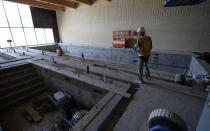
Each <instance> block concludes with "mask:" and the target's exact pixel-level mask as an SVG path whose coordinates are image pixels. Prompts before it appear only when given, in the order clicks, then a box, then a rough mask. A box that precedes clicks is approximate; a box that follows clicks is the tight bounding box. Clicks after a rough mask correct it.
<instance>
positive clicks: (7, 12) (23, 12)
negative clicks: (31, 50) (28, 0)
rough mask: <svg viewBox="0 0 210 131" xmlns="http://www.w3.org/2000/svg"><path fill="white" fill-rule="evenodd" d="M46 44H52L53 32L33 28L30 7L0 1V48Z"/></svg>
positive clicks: (47, 29)
mask: <svg viewBox="0 0 210 131" xmlns="http://www.w3.org/2000/svg"><path fill="white" fill-rule="evenodd" d="M7 40H12V42H11V43H8V42H7ZM47 43H54V35H53V30H52V29H51V28H46V29H45V28H34V25H33V20H32V16H31V10H30V6H28V5H24V4H17V3H14V2H8V1H2V0H0V47H1V48H6V47H14V46H32V45H40V44H42V45H43V44H47Z"/></svg>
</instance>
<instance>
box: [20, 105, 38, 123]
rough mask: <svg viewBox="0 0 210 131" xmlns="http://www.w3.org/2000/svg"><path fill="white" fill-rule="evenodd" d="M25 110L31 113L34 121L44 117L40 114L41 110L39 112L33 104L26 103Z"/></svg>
mask: <svg viewBox="0 0 210 131" xmlns="http://www.w3.org/2000/svg"><path fill="white" fill-rule="evenodd" d="M24 109H25V111H26V112H27V113H28V114H29V115H30V117H31V118H32V119H33V121H35V122H38V121H40V120H42V117H41V116H40V115H39V112H37V111H36V110H35V109H34V108H33V107H32V105H26V106H25V107H24Z"/></svg>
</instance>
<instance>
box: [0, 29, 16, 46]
mask: <svg viewBox="0 0 210 131" xmlns="http://www.w3.org/2000/svg"><path fill="white" fill-rule="evenodd" d="M7 40H12V36H11V32H10V30H9V28H0V46H1V48H5V47H10V46H12V47H14V43H13V42H12V43H11V45H10V44H9V43H8V42H7Z"/></svg>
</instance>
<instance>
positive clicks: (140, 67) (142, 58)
mask: <svg viewBox="0 0 210 131" xmlns="http://www.w3.org/2000/svg"><path fill="white" fill-rule="evenodd" d="M148 60H149V55H148V56H139V61H138V71H139V79H140V80H143V79H142V76H143V69H144V65H145V67H146V77H147V78H150V72H149V68H148V66H147V63H148Z"/></svg>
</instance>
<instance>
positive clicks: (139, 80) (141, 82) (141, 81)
mask: <svg viewBox="0 0 210 131" xmlns="http://www.w3.org/2000/svg"><path fill="white" fill-rule="evenodd" d="M136 83H138V84H143V83H144V82H143V80H142V79H136Z"/></svg>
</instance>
